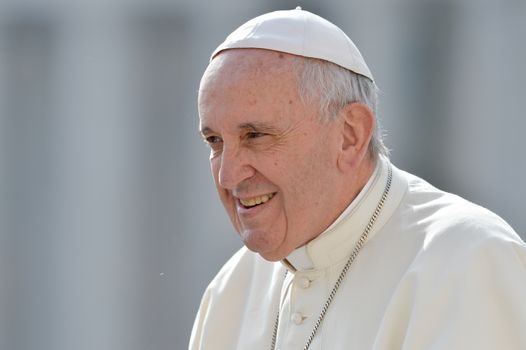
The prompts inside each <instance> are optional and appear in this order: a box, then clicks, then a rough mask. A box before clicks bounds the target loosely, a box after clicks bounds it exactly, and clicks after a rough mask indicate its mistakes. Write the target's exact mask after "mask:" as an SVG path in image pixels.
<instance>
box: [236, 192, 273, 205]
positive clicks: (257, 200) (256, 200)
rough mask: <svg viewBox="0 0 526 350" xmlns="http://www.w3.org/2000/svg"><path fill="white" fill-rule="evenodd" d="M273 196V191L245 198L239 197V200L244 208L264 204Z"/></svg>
mask: <svg viewBox="0 0 526 350" xmlns="http://www.w3.org/2000/svg"><path fill="white" fill-rule="evenodd" d="M272 197H274V193H269V194H264V195H262V196H257V197H252V198H247V199H241V198H240V199H239V202H240V203H241V205H242V206H243V207H245V208H252V207H255V206H258V205H261V204H264V203H266V202H268V201H269V200H271V199H272Z"/></svg>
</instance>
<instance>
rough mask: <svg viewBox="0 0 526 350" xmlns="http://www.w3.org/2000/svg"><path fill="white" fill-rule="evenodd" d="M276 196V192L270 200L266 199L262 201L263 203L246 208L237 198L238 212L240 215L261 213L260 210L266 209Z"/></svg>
mask: <svg viewBox="0 0 526 350" xmlns="http://www.w3.org/2000/svg"><path fill="white" fill-rule="evenodd" d="M275 196H276V194H274V195H273V196H272V198H270V199H269V200H268V201H266V202H265V203H262V204H259V205H256V206H254V207H250V208H246V207H244V206H243V205H242V204H241V203H240V202H239V199H238V200H237V213H238V214H239V215H240V216H245V217H246V216H254V215H257V214H259V212H261V211H262V210H264V209H265V208H266V207H267V206H268V205H269V204H270V203H271V202H272V200H273V199H274V197H275Z"/></svg>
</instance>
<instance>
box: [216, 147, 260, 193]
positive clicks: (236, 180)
mask: <svg viewBox="0 0 526 350" xmlns="http://www.w3.org/2000/svg"><path fill="white" fill-rule="evenodd" d="M218 160H219V162H220V164H219V171H218V182H219V185H220V186H221V187H223V188H225V189H227V190H233V189H234V188H236V187H237V186H238V185H239V184H240V183H241V182H243V180H245V179H248V178H250V177H252V176H253V175H254V173H255V170H254V168H253V167H252V166H251V165H250V163H249V162H248V161H247V156H246V155H245V154H244V152H243V151H242V150H240V149H237V148H228V147H224V148H223V152H222V154H221V157H220V158H219V159H218Z"/></svg>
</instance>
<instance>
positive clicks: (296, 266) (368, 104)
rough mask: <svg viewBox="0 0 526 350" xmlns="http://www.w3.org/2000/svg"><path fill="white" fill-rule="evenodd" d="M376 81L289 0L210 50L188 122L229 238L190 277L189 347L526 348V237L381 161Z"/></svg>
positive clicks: (339, 38)
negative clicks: (193, 300) (209, 266)
mask: <svg viewBox="0 0 526 350" xmlns="http://www.w3.org/2000/svg"><path fill="white" fill-rule="evenodd" d="M376 96H377V87H376V85H375V83H374V80H373V76H372V75H371V72H370V71H369V68H368V67H367V65H366V64H365V61H364V60H363V58H362V56H361V54H360V53H359V51H358V49H357V48H356V47H355V46H354V44H353V43H352V42H351V40H350V39H349V38H348V37H347V36H346V35H345V34H344V33H343V32H342V31H341V30H340V29H339V28H337V27H336V26H335V25H333V24H332V23H330V22H328V21H326V20H324V19H322V18H321V17H318V16H316V15H314V14H312V13H309V12H307V11H304V10H301V9H299V8H298V9H295V10H290V11H277V12H273V13H269V14H266V15H263V16H260V17H257V18H254V19H253V20H251V21H249V22H247V23H245V24H244V25H242V26H241V27H240V28H238V29H237V30H235V31H234V32H233V33H232V34H231V35H230V36H228V37H227V39H226V40H225V42H223V43H222V44H221V45H220V46H219V47H218V48H217V49H216V50H215V52H214V53H213V55H212V58H211V61H210V65H209V66H208V68H207V69H206V72H205V74H204V76H203V78H202V81H201V86H200V89H199V116H200V128H201V133H202V136H203V138H204V140H205V141H206V142H207V143H208V144H209V146H210V149H211V154H210V164H211V168H212V174H213V176H214V180H215V184H216V186H217V191H218V193H219V196H220V198H221V201H222V202H223V204H224V206H225V208H226V211H227V212H228V215H229V216H230V219H231V221H232V223H233V225H234V227H235V229H236V231H237V232H238V234H239V236H240V237H241V239H242V240H243V242H244V244H245V246H246V247H245V248H243V249H241V250H240V251H239V252H238V253H237V254H235V255H234V256H233V257H232V258H231V259H230V261H229V262H228V263H226V265H225V266H224V267H223V268H222V269H221V271H220V272H219V274H218V275H217V276H216V277H215V279H214V280H213V281H212V282H211V284H210V286H209V287H208V289H207V290H206V292H205V294H204V296H203V299H202V303H201V306H200V309H199V312H198V315H197V318H196V321H195V324H194V329H193V331H192V335H191V339H190V349H192V350H197V349H202V350H208V349H215V350H217V349H225V350H226V349H228V350H231V349H247V350H248V349H250V350H259V349H262V350H263V349H302V348H303V349H308V348H310V349H330V350H335V349H359V350H366V349H374V350H388V349H389V350H394V349H404V350H422V349H448V350H452V349H456V350H467V349H477V350H481V349H507V350H511V349H516V350H519V349H523V350H524V349H526V247H525V245H524V243H523V242H522V241H521V239H520V238H519V236H518V235H517V234H516V233H515V232H514V231H513V229H512V228H511V227H510V226H508V225H507V224H506V223H505V222H504V221H503V220H502V219H501V218H499V217H498V216H496V215H495V214H493V213H491V212H489V211H487V210H485V209H483V208H481V207H479V206H477V205H475V204H472V203H469V202H468V201H466V200H464V199H462V198H459V197H458V196H455V195H452V194H449V193H446V192H443V191H440V190H438V189H436V188H435V187H433V186H431V185H430V184H428V183H427V182H425V181H424V180H422V179H419V178H418V177H416V176H413V175H410V174H408V173H406V172H404V171H402V170H399V169H397V168H396V167H395V166H394V165H392V164H391V163H390V161H389V160H388V158H387V151H386V148H385V147H384V145H383V143H382V135H381V132H380V130H379V127H378V124H377V120H376V117H375V109H376V98H377V97H376Z"/></svg>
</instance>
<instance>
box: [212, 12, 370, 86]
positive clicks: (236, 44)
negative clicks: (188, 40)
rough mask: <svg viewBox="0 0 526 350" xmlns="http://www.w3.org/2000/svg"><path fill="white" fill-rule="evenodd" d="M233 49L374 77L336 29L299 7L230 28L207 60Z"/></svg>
mask: <svg viewBox="0 0 526 350" xmlns="http://www.w3.org/2000/svg"><path fill="white" fill-rule="evenodd" d="M235 48H260V49H268V50H275V51H281V52H287V53H291V54H294V55H299V56H305V57H313V58H319V59H322V60H326V61H329V62H332V63H335V64H337V65H339V66H342V67H344V68H346V69H348V70H350V71H353V72H355V73H358V74H361V75H364V76H366V77H368V78H369V79H371V80H374V79H373V75H372V74H371V71H370V70H369V67H367V64H366V63H365V60H364V59H363V57H362V54H361V53H360V51H359V50H358V48H357V47H356V45H354V43H353V42H352V41H351V39H349V37H348V36H347V35H346V34H345V33H344V32H343V31H342V30H341V29H340V28H338V27H337V26H336V25H334V24H333V23H331V22H329V21H327V20H326V19H324V18H322V17H320V16H318V15H315V14H313V13H311V12H308V11H304V10H301V9H295V10H288V11H274V12H270V13H266V14H264V15H261V16H258V17H256V18H253V19H251V20H250V21H248V22H246V23H245V24H243V25H241V26H240V27H239V28H237V29H236V30H235V31H233V32H232V33H231V34H230V35H229V36H228V37H227V38H226V39H225V41H224V42H223V43H222V44H221V45H219V46H218V47H217V48H216V49H215V50H214V52H213V53H212V56H211V57H210V60H212V59H214V57H215V56H216V55H217V54H218V53H219V52H221V51H223V50H227V49H235Z"/></svg>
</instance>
